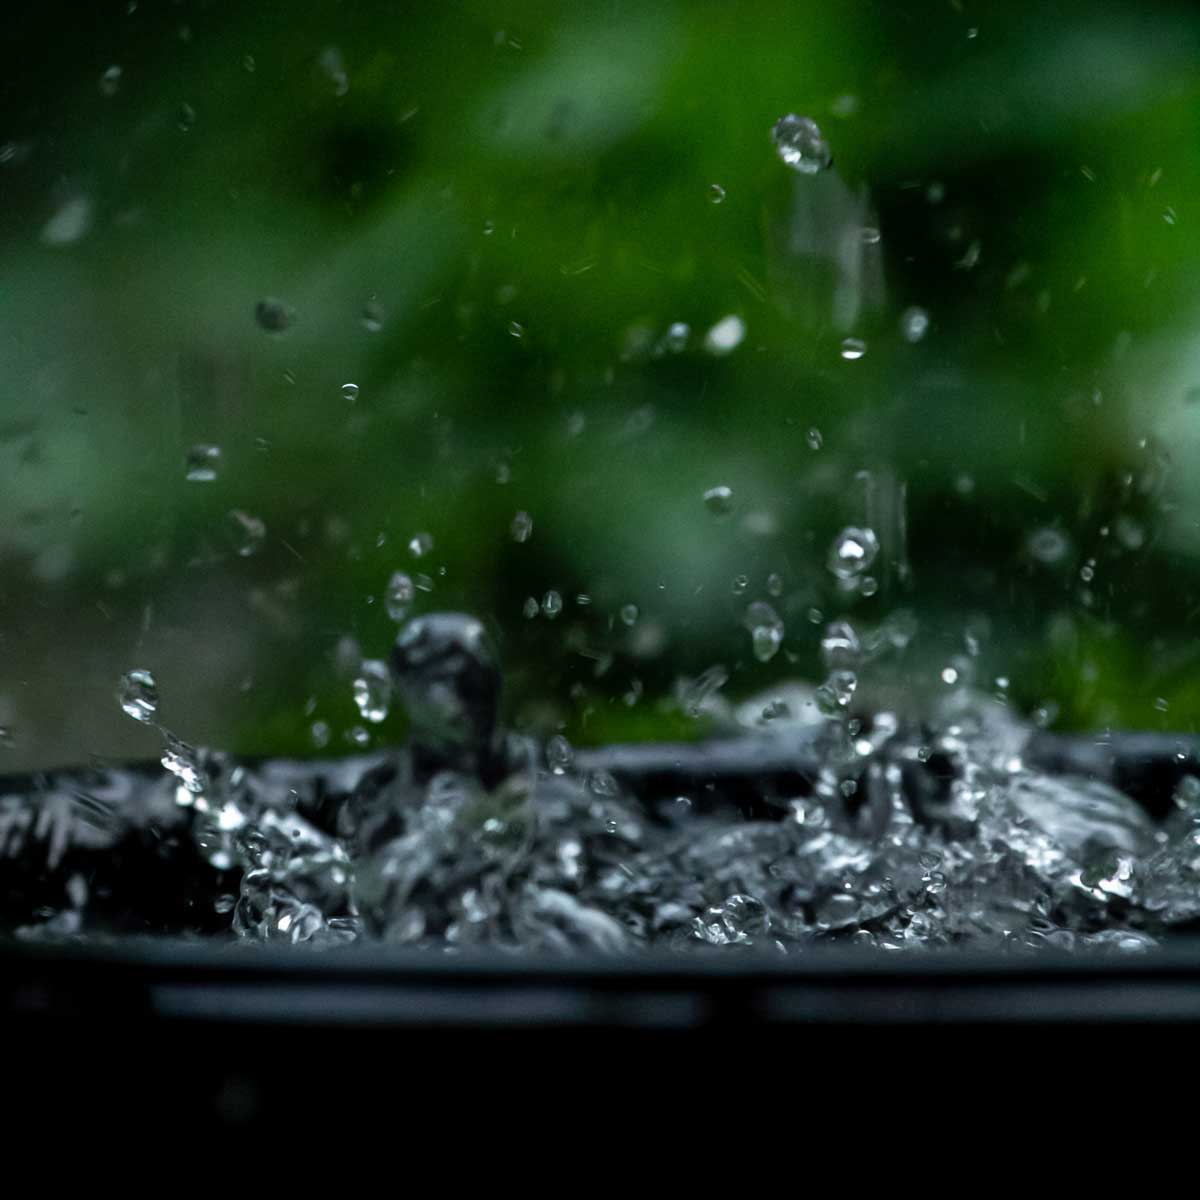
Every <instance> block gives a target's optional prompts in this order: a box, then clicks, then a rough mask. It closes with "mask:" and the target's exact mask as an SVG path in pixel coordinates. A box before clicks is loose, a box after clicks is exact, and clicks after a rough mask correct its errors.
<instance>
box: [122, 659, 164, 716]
mask: <svg viewBox="0 0 1200 1200" xmlns="http://www.w3.org/2000/svg"><path fill="white" fill-rule="evenodd" d="M117 699H118V700H119V701H120V704H121V709H122V711H123V712H124V713H125V715H126V716H129V717H132V718H133V719H134V720H135V721H141V722H142V723H143V724H146V723H148V722H150V721H152V720H154V714H155V713H156V712H157V711H158V685H157V684H156V683H155V682H154V676H153V675H151V674H150V672H149V671H143V670H134V671H127V672H126V673H125V674H124V675H122V676H121V686H120V688H119V689H118V691H117Z"/></svg>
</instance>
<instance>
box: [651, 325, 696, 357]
mask: <svg viewBox="0 0 1200 1200" xmlns="http://www.w3.org/2000/svg"><path fill="white" fill-rule="evenodd" d="M691 332H692V331H691V328H690V327H689V326H688V325H686V324H685V323H684V322H683V321H673V322H672V323H671V324H670V325H668V326H667V332H666V333H664V334H663V339H662V341H661V342H660V343H659V348H660V349H661V350H664V351H667V352H668V353H670V354H680V353H682V352H683V351H684V350H685V349H686V348H687V343H688V338H689V337H690V336H691Z"/></svg>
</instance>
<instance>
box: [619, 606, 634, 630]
mask: <svg viewBox="0 0 1200 1200" xmlns="http://www.w3.org/2000/svg"><path fill="white" fill-rule="evenodd" d="M637 619H638V606H637V605H636V604H625V605H622V606H621V623H622V624H624V625H635V624H637Z"/></svg>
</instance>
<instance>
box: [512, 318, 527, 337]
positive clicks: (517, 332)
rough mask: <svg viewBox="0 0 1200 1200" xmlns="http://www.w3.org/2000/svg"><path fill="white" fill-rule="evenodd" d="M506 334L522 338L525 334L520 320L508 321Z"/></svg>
mask: <svg viewBox="0 0 1200 1200" xmlns="http://www.w3.org/2000/svg"><path fill="white" fill-rule="evenodd" d="M508 334H509V337H515V338H523V337H524V336H525V326H524V325H522V324H521V323H520V321H509V323H508Z"/></svg>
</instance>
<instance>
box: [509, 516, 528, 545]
mask: <svg viewBox="0 0 1200 1200" xmlns="http://www.w3.org/2000/svg"><path fill="white" fill-rule="evenodd" d="M509 532H510V533H511V534H512V540H513V541H514V542H522V543H524V542H527V541H529V538H530V535H531V534H532V533H533V518H532V517H531V516H530V515H529V514H528V513H527V512H524V511H521V512H518V513H517V515H516V516H515V517H513V519H512V524H511V525H510V526H509Z"/></svg>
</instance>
